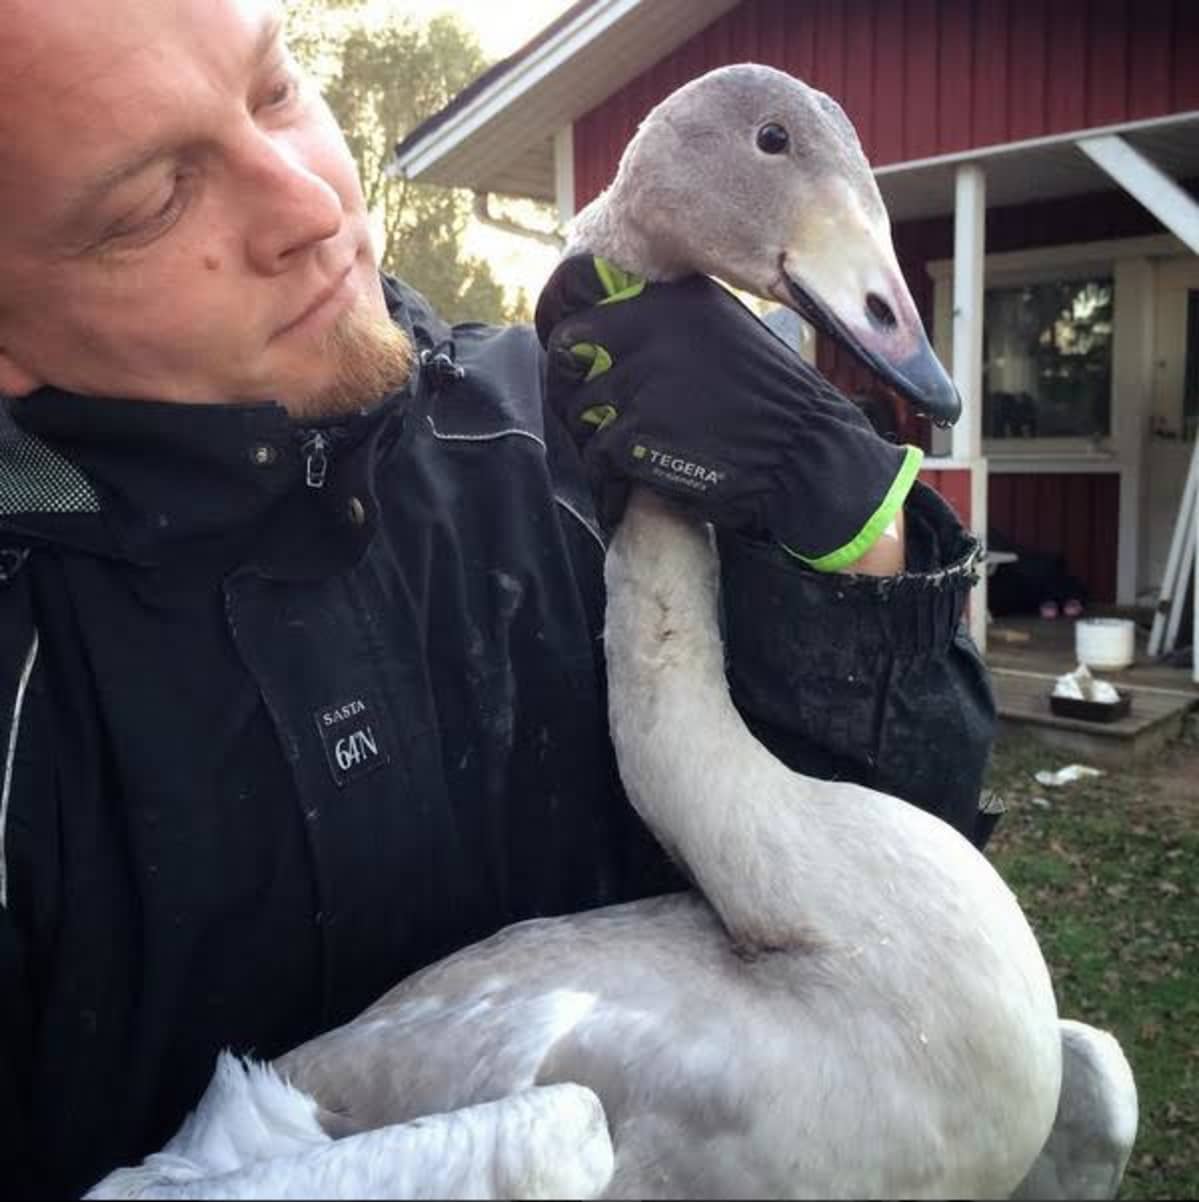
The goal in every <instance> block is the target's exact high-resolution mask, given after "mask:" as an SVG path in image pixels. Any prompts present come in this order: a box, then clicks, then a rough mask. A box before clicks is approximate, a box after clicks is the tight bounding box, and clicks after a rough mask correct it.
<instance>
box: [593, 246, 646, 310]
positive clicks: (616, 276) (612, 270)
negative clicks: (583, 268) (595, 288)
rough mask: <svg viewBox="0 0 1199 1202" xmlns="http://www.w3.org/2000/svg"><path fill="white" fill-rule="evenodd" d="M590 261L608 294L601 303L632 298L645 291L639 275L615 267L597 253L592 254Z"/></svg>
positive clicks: (607, 303) (612, 302) (606, 303)
mask: <svg viewBox="0 0 1199 1202" xmlns="http://www.w3.org/2000/svg"><path fill="white" fill-rule="evenodd" d="M592 261H593V262H594V263H595V274H596V275H597V276H599V281H600V283H601V284H602V285H603V286H604V291H605V292H606V293H607V294H608V295H607V296H606V297H605V298H604V299H603V300H601V301H600V302H599V303H600V304H601V305H612V304H615V303H616V302H617V301H626V300H633V298H634V297H638V296H640V295H641V294H642V293H643V292H644V291H645V280H644V279H642V278H641V276H639V275H634V274H633V273H632V272H631V271H625V269H624V268H623V267H617V266H616V264H615V263H609V262H608V260H607V259H601V258H600V257H599V255H594V256H593V258H592Z"/></svg>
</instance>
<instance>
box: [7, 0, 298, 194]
mask: <svg viewBox="0 0 1199 1202" xmlns="http://www.w3.org/2000/svg"><path fill="white" fill-rule="evenodd" d="M10 6H11V7H10ZM0 17H2V18H3V19H5V20H6V21H8V22H9V24H10V28H9V29H8V30H7V31H6V34H8V33H10V34H11V35H12V36H6V37H5V38H4V39H3V49H0V213H4V212H5V211H6V210H7V209H8V208H9V204H8V202H9V201H10V200H12V199H13V189H14V188H17V189H19V188H21V187H25V188H27V189H28V190H29V192H30V193H32V195H27V196H26V201H27V202H28V201H33V203H35V204H36V203H38V196H37V193H38V191H39V187H38V185H39V183H40V184H42V185H44V186H46V187H47V188H49V189H51V190H52V191H54V192H55V193H59V192H60V189H61V185H63V184H64V183H69V182H70V181H78V182H80V183H85V182H86V181H87V180H88V178H89V177H93V176H100V175H103V174H105V173H109V172H112V171H117V170H119V169H120V168H121V167H122V166H124V162H123V160H130V159H134V158H136V157H137V156H139V155H142V154H144V153H146V152H147V151H151V150H153V149H154V144H155V142H157V141H159V140H163V141H170V139H171V138H172V137H173V136H174V135H175V133H176V131H175V130H173V129H172V127H171V125H172V121H173V120H174V119H176V118H178V117H179V116H186V115H187V114H188V112H190V106H191V105H192V104H193V103H194V101H195V99H196V98H197V93H196V92H195V87H201V88H206V87H209V86H211V85H212V84H213V83H214V82H217V83H219V76H220V73H221V72H222V71H228V72H229V73H230V74H231V76H235V75H236V73H237V72H238V71H239V70H240V66H241V64H243V63H245V62H247V61H250V60H251V59H252V58H253V56H254V54H255V53H256V52H257V51H258V50H259V49H261V43H262V42H263V41H264V40H265V39H266V38H268V37H270V36H271V35H272V34H274V33H275V32H277V30H278V27H279V23H280V21H281V19H282V12H281V9H280V6H279V4H278V3H276V2H275V0H106V2H105V3H104V4H80V3H79V0H0ZM193 85H194V86H193ZM42 199H43V200H44V201H47V202H49V203H51V204H53V203H54V202H55V201H57V200H59V199H62V200H66V199H67V198H66V197H65V196H60V195H55V196H54V197H45V198H42Z"/></svg>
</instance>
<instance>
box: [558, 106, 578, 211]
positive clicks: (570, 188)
mask: <svg viewBox="0 0 1199 1202" xmlns="http://www.w3.org/2000/svg"><path fill="white" fill-rule="evenodd" d="M554 197H555V199H556V200H557V202H558V224H559V225H561V226H565V225H566V223H567V222H568V221H570V220H571V218H572V217H574V215H575V127H574V126H573V125H564V126H563V127H562V128H561V129H560V130H558V132H557V133H556V134H554Z"/></svg>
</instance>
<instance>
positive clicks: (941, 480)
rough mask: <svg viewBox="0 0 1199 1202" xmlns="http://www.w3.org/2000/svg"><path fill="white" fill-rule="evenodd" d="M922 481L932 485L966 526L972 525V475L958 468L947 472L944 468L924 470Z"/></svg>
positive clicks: (921, 475)
mask: <svg viewBox="0 0 1199 1202" xmlns="http://www.w3.org/2000/svg"><path fill="white" fill-rule="evenodd" d="M920 479H921V480H923V481H924V483H925V484H929V485H931V486H932V487H933V488H935V489H936V490H937V492H939V493H940V494H941V496H943V497H944V498H945V500H947V501H948V502H949V504H950V505H952V506H953V509H954V511H955V512H956V513H957V515H958V517H959V519H961V522H962V524H963V525H964V526H967V527H969V525H970V473H969V472H968V471H963V470H962V469H961V468H958V469H957V470H955V471H945V470H944V469H942V468H924V469H923V470H922V471H921V472H920Z"/></svg>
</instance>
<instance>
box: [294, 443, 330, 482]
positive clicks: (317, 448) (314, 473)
mask: <svg viewBox="0 0 1199 1202" xmlns="http://www.w3.org/2000/svg"><path fill="white" fill-rule="evenodd" d="M300 450H301V452H302V453H303V455H304V483H305V484H307V485H308V487H309V488H318V489H319V488H324V487H325V476H326V475H328V472H329V440H328V439H327V438H326V437H325V436H324V434H322V433H321V431H320V430H312V431H310V432H309V434H308V437H307V438H305V439H304V441H303V442H302V443H301V444H300Z"/></svg>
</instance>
